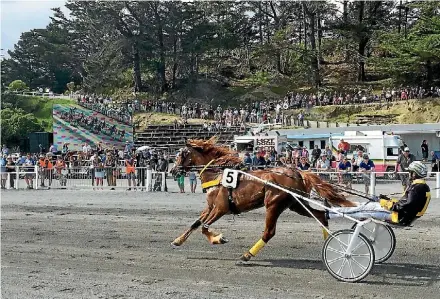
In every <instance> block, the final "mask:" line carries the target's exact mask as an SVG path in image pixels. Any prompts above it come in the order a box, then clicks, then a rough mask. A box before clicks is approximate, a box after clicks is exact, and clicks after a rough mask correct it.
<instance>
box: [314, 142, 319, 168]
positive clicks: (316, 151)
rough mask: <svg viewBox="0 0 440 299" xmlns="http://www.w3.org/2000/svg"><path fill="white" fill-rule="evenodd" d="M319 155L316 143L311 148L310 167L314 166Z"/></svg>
mask: <svg viewBox="0 0 440 299" xmlns="http://www.w3.org/2000/svg"><path fill="white" fill-rule="evenodd" d="M320 156H321V149H320V148H319V147H318V145H315V148H314V149H313V150H312V167H316V162H318V160H319V157H320Z"/></svg>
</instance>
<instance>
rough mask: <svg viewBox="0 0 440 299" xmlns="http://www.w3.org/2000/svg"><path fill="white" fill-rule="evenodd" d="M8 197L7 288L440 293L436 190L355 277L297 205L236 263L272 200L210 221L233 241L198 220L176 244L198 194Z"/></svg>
mask: <svg viewBox="0 0 440 299" xmlns="http://www.w3.org/2000/svg"><path fill="white" fill-rule="evenodd" d="M169 183H170V185H171V186H170V190H171V191H175V190H176V188H175V186H173V185H174V184H175V183H173V182H172V181H170V182H169ZM357 187H358V188H360V189H361V188H362V186H357ZM399 189H400V188H399V187H398V185H397V184H393V185H386V186H383V185H382V186H381V187H379V192H381V193H391V192H396V191H399ZM1 197H2V204H1V208H2V216H1V220H2V234H1V241H2V244H1V249H2V252H1V258H2V264H1V269H2V285H1V288H2V298H161V299H164V298H399V299H401V298H418V297H420V298H439V292H440V254H439V252H440V242H439V236H440V233H439V228H440V217H439V216H440V200H439V199H433V200H432V202H431V205H430V207H429V208H428V212H427V213H426V214H425V216H424V217H423V218H422V219H419V220H418V221H416V222H415V226H414V227H412V228H411V229H403V228H402V229H396V230H395V233H396V236H397V248H396V251H395V253H394V255H393V257H391V259H390V260H389V261H388V262H386V263H385V264H383V265H376V266H375V267H374V268H373V270H372V272H371V273H370V275H369V276H368V277H367V278H366V279H365V280H364V281H362V282H361V283H356V284H348V283H341V282H338V281H336V280H335V279H334V278H333V277H332V276H331V275H330V274H328V273H327V271H326V269H325V267H324V265H323V263H322V261H321V250H322V245H323V240H322V233H321V229H320V228H319V227H318V225H317V224H316V223H314V220H312V219H308V218H305V217H301V216H299V215H297V214H295V213H293V212H291V211H287V212H285V213H284V214H283V215H282V216H281V218H280V220H279V222H278V225H277V234H276V236H275V237H274V238H273V239H272V240H271V241H270V242H269V244H268V245H267V246H266V247H265V248H264V249H263V250H262V251H261V252H260V254H259V255H258V256H257V257H256V258H254V259H253V261H252V262H250V264H249V265H246V266H240V265H237V264H236V261H237V260H238V257H239V256H240V255H241V254H242V253H243V252H245V251H247V250H248V249H249V248H250V247H251V246H252V245H253V244H254V243H255V242H256V241H257V240H258V239H259V238H260V237H261V233H262V230H263V228H264V209H260V210H257V211H252V212H249V213H246V214H243V215H240V216H236V217H235V218H234V217H232V216H230V215H227V216H225V217H223V218H222V219H221V220H219V221H218V222H217V223H216V224H215V225H214V226H213V227H212V228H213V229H214V230H216V231H220V232H222V233H223V234H224V236H225V237H226V238H228V239H229V243H227V244H224V245H215V246H213V245H210V244H209V243H208V241H207V240H206V239H205V237H204V236H203V235H202V234H201V233H200V230H199V231H197V232H195V233H193V235H191V237H190V238H189V239H188V241H187V242H186V243H185V244H184V245H183V246H182V247H180V248H177V249H176V248H172V247H171V246H170V242H171V241H172V240H173V239H174V238H176V237H177V236H179V235H180V234H181V233H182V232H183V231H184V230H185V229H186V228H187V227H188V226H189V225H190V224H191V223H192V222H193V221H194V220H195V219H196V218H197V216H198V215H199V213H200V211H201V210H202V208H203V207H204V204H205V195H204V194H202V193H197V194H180V193H176V192H171V193H145V192H126V191H121V190H116V191H95V192H94V191H91V190H88V191H81V190H80V191H71V190H30V191H15V190H7V191H5V192H2V193H1ZM350 226H351V223H350V222H347V221H345V220H342V219H341V220H336V221H333V222H331V223H330V227H331V228H332V229H333V230H337V229H342V228H348V227H350Z"/></svg>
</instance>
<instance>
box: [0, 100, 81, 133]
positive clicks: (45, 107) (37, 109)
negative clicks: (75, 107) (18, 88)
mask: <svg viewBox="0 0 440 299" xmlns="http://www.w3.org/2000/svg"><path fill="white" fill-rule="evenodd" d="M54 104H61V105H62V104H75V101H72V100H65V99H56V98H47V97H37V96H23V95H14V94H2V109H3V108H20V109H23V110H24V112H26V113H31V114H33V115H34V116H35V117H36V118H37V119H38V121H39V122H40V123H41V125H42V126H43V127H44V128H45V130H46V132H52V122H53V120H52V106H53V105H54Z"/></svg>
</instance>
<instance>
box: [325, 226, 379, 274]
mask: <svg viewBox="0 0 440 299" xmlns="http://www.w3.org/2000/svg"><path fill="white" fill-rule="evenodd" d="M353 233H354V230H351V229H344V230H339V231H337V232H335V233H333V234H332V235H330V236H329V237H328V238H327V240H326V241H325V242H324V247H323V248H322V260H323V261H324V264H325V266H326V267H327V271H328V272H329V273H330V274H331V275H332V276H333V277H334V278H336V279H338V280H341V281H344V282H357V281H360V280H362V279H364V278H365V277H366V276H367V275H368V273H370V271H371V268H372V267H373V265H374V248H373V245H371V242H370V241H369V240H368V238H367V237H365V236H364V235H363V234H361V233H360V234H359V235H358V237H357V238H356V240H354V244H353V247H352V252H351V253H350V254H346V253H345V251H346V249H347V247H348V244H349V243H350V240H351V238H352V236H353Z"/></svg>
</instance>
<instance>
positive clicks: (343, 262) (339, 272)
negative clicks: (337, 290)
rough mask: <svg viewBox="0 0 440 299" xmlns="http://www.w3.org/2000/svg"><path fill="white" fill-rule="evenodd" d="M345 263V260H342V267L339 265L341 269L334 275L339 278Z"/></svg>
mask: <svg viewBox="0 0 440 299" xmlns="http://www.w3.org/2000/svg"><path fill="white" fill-rule="evenodd" d="M346 263H347V259H344V260H343V261H342V265H341V267H340V268H339V270H338V272H336V274H338V275H339V276H341V272H342V269H343V268H344V266H345V264H346Z"/></svg>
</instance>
